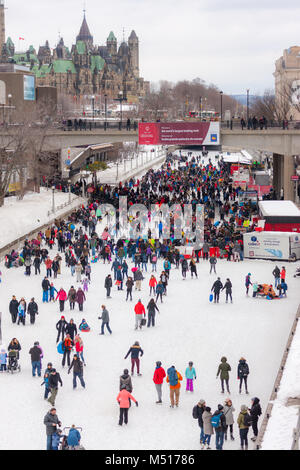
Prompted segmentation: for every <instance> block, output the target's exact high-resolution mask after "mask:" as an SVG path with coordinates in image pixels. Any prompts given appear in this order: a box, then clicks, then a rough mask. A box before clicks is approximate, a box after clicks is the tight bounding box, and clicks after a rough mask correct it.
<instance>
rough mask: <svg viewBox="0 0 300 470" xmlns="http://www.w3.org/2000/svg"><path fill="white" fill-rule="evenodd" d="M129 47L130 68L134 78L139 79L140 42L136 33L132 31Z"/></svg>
mask: <svg viewBox="0 0 300 470" xmlns="http://www.w3.org/2000/svg"><path fill="white" fill-rule="evenodd" d="M128 46H129V52H130V66H131V71H132V73H133V75H134V77H136V78H139V76H140V67H139V40H138V37H137V35H136V33H135V31H132V32H131V34H130V36H129V38H128Z"/></svg>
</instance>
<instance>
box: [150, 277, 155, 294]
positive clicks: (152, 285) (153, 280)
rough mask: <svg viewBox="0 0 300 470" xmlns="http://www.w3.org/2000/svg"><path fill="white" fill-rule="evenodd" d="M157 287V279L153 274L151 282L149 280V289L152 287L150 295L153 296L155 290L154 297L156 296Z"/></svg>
mask: <svg viewBox="0 0 300 470" xmlns="http://www.w3.org/2000/svg"><path fill="white" fill-rule="evenodd" d="M156 285H157V280H156V277H155V276H154V275H153V274H152V276H151V277H150V280H149V287H150V294H149V295H151V292H152V290H153V295H155V288H156Z"/></svg>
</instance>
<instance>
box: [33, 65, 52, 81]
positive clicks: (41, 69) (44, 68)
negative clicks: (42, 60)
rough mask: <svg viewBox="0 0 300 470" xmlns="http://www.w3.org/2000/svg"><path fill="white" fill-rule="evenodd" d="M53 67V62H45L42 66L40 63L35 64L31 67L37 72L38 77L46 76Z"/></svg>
mask: <svg viewBox="0 0 300 470" xmlns="http://www.w3.org/2000/svg"><path fill="white" fill-rule="evenodd" d="M51 68H52V65H51V64H43V65H42V66H41V67H39V66H38V65H34V66H33V67H32V69H31V72H32V73H34V74H35V76H36V77H37V78H42V77H45V75H47V74H48V73H50V71H51Z"/></svg>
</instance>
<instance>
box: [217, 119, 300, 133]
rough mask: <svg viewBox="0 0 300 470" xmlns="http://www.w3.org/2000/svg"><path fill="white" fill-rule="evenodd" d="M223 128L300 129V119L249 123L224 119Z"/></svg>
mask: <svg viewBox="0 0 300 470" xmlns="http://www.w3.org/2000/svg"><path fill="white" fill-rule="evenodd" d="M221 129H228V130H236V129H242V130H256V131H257V130H267V129H284V130H288V129H290V130H293V129H299V130H300V121H288V120H285V121H275V120H274V121H273V120H272V121H268V120H267V121H265V122H260V121H259V120H257V122H254V123H253V122H250V123H249V124H248V123H247V122H245V123H244V124H242V123H241V121H240V120H236V119H232V120H230V121H222V123H221Z"/></svg>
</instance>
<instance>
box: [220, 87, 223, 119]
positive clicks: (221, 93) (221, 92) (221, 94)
mask: <svg viewBox="0 0 300 470" xmlns="http://www.w3.org/2000/svg"><path fill="white" fill-rule="evenodd" d="M220 97H221V124H222V118H223V91H220Z"/></svg>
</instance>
